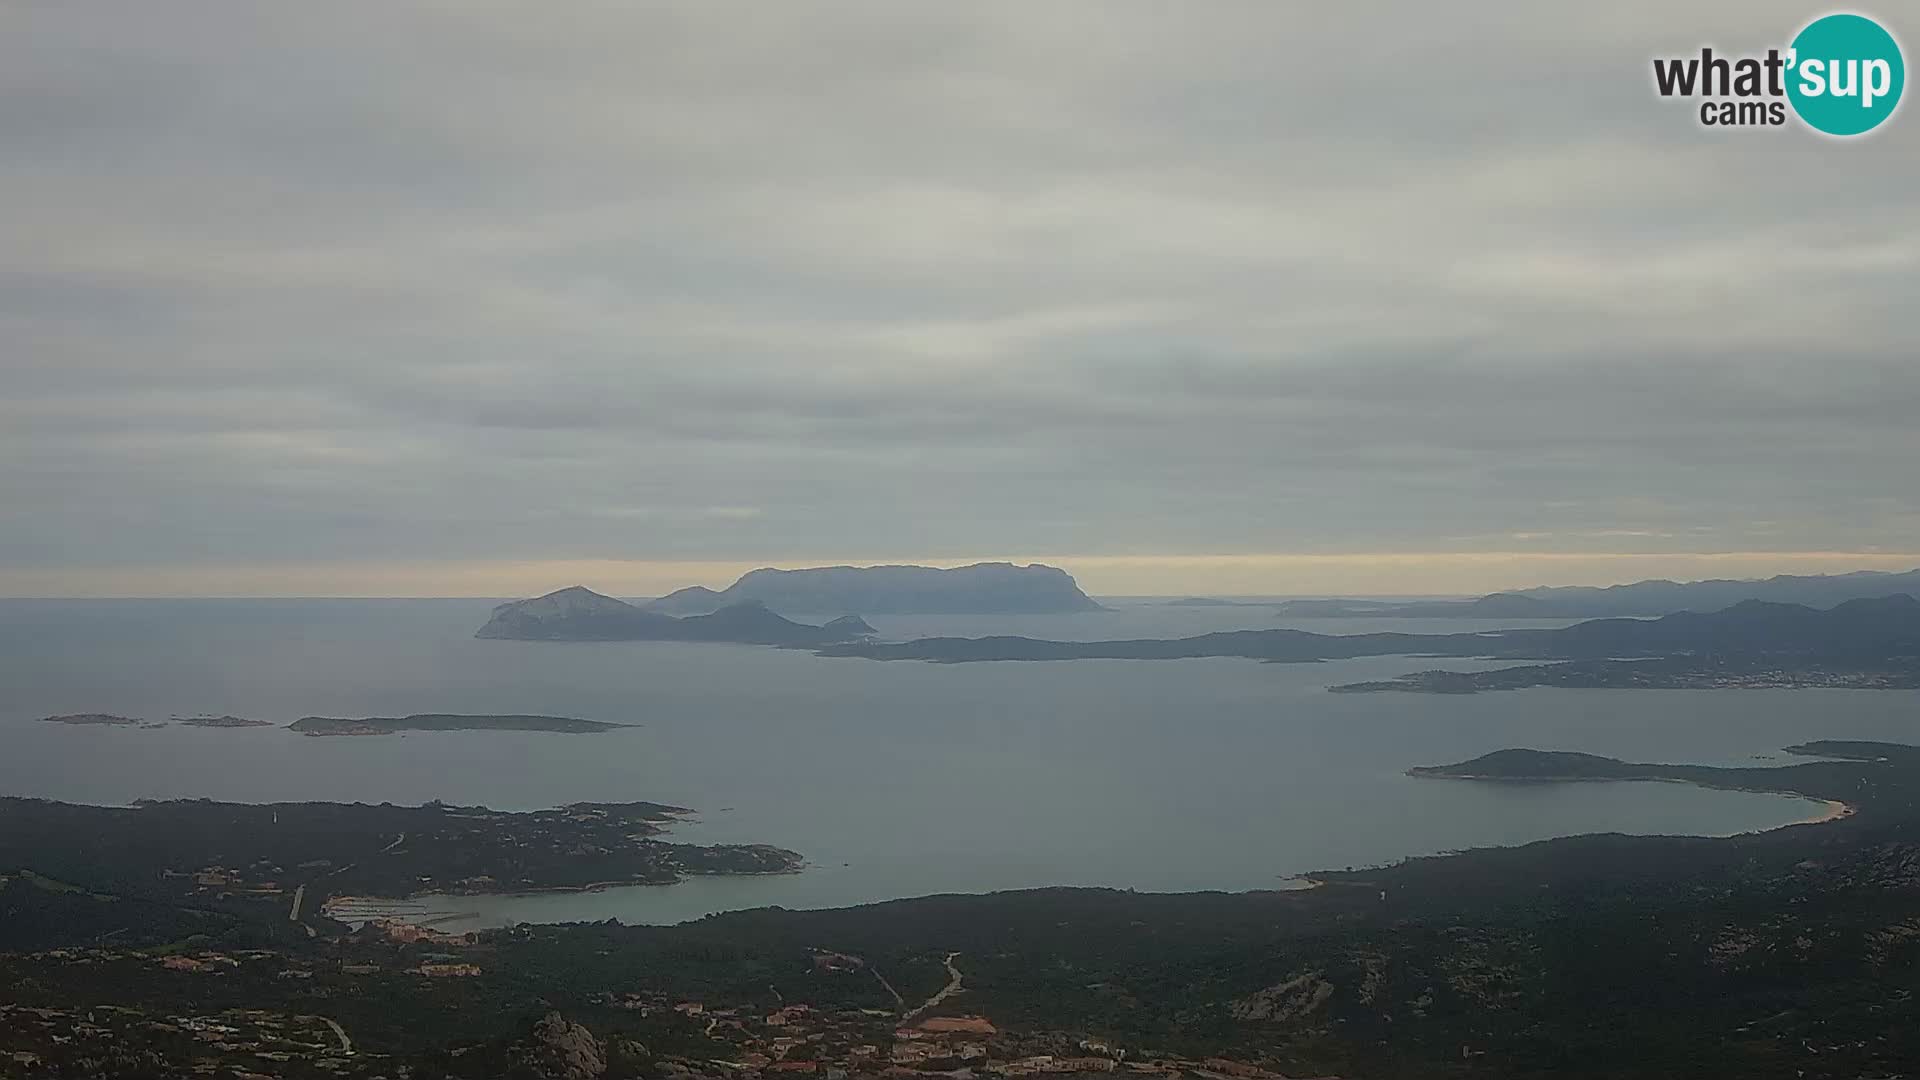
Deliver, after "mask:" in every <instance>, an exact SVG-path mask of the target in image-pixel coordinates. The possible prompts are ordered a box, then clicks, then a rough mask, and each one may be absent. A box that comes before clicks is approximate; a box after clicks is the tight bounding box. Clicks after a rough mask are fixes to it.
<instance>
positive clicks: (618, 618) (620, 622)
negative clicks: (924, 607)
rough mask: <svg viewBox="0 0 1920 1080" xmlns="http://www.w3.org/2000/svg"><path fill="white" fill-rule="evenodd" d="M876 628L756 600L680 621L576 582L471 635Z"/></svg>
mask: <svg viewBox="0 0 1920 1080" xmlns="http://www.w3.org/2000/svg"><path fill="white" fill-rule="evenodd" d="M873 632H874V631H873V627H871V626H868V625H867V623H866V621H865V620H863V619H861V618H859V617H858V616H846V617H843V618H839V619H835V620H833V621H832V622H829V623H827V624H826V625H824V626H813V625H810V624H808V623H800V622H794V621H793V620H791V619H787V618H784V617H782V616H780V615H778V614H775V613H774V612H772V611H770V610H768V609H767V607H766V606H765V605H764V604H760V603H758V602H755V601H742V602H739V603H734V604H729V605H728V606H726V607H723V608H721V609H720V610H718V611H715V612H713V613H712V614H708V615H696V616H692V617H689V618H684V619H681V618H675V617H674V616H672V615H665V614H662V613H660V612H657V611H648V610H646V609H644V608H640V607H635V606H634V605H632V604H629V603H627V602H626V601H624V600H616V599H614V598H613V597H611V596H603V595H601V594H600V593H597V592H594V591H593V590H592V589H589V588H587V587H585V586H583V585H574V586H570V587H568V588H565V589H559V590H556V591H554V592H550V593H548V594H546V595H545V596H536V597H534V598H533V599H531V600H515V601H513V602H512V603H507V604H501V605H500V606H499V607H497V608H494V609H493V617H492V618H490V619H488V620H487V623H486V625H485V626H482V627H481V628H480V629H479V630H478V631H476V632H475V633H474V635H473V636H474V637H477V638H494V639H499V640H508V641H721V642H734V643H737V644H742V645H780V646H785V647H788V648H812V647H816V646H821V645H830V644H833V643H835V642H845V641H855V640H858V639H860V638H862V637H865V636H867V635H870V634H872V633H873Z"/></svg>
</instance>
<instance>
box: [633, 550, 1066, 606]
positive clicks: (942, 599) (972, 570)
mask: <svg viewBox="0 0 1920 1080" xmlns="http://www.w3.org/2000/svg"><path fill="white" fill-rule="evenodd" d="M743 600H750V601H758V602H759V603H762V604H765V605H766V606H767V607H768V608H771V609H772V610H774V611H780V612H787V613H799V614H809V615H817V614H829V613H855V614H861V615H1042V614H1054V613H1060V612H1073V611H1099V610H1101V608H1100V605H1099V604H1097V603H1095V602H1094V600H1093V598H1092V597H1090V596H1088V595H1087V594H1086V593H1084V592H1081V591H1080V586H1079V584H1078V583H1077V582H1075V581H1074V580H1073V576H1072V575H1071V574H1068V573H1067V572H1066V571H1065V570H1062V569H1060V568H1059V567H1056V566H1046V565H1043V564H1040V563H1034V564H1032V565H1029V566H1016V565H1014V564H1013V563H1004V562H999V563H974V564H973V565H971V566H957V567H954V568H952V569H939V568H936V567H931V566H815V567H809V568H806V569H800V570H776V569H772V568H763V569H760V570H754V571H751V572H749V573H747V574H744V575H742V576H741V578H740V580H738V581H736V582H734V583H733V584H732V585H729V586H727V587H726V588H725V589H723V590H720V591H718V592H716V591H714V590H713V589H709V588H706V587H705V586H702V585H693V586H689V587H687V588H684V589H680V590H677V591H675V592H672V593H668V594H667V595H666V596H663V597H661V598H660V599H658V600H655V601H653V602H652V603H650V604H648V605H646V609H647V610H648V611H652V612H656V613H661V614H667V615H696V614H705V613H707V612H712V611H717V610H719V609H720V608H722V607H724V606H726V605H728V604H734V603H739V602H740V601H743Z"/></svg>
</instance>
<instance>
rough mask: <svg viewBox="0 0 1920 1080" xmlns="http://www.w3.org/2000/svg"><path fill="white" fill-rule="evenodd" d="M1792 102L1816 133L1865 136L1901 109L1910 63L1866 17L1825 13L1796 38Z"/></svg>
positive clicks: (1789, 79) (1790, 79)
mask: <svg viewBox="0 0 1920 1080" xmlns="http://www.w3.org/2000/svg"><path fill="white" fill-rule="evenodd" d="M1792 50H1793V51H1792V52H1791V53H1790V54H1789V55H1790V59H1789V60H1788V65H1789V66H1788V70H1787V100H1788V101H1791V102H1792V103H1793V111H1794V112H1796V113H1798V114H1800V119H1801V120H1803V121H1805V122H1806V124H1807V126H1808V127H1811V128H1813V129H1814V130H1815V131H1821V132H1825V133H1826V134H1828V135H1840V136H1847V135H1864V134H1866V133H1867V132H1869V131H1872V130H1873V129H1874V128H1877V127H1879V126H1880V125H1881V124H1883V123H1885V122H1886V120H1887V117H1889V116H1892V115H1893V110H1895V109H1896V108H1899V106H1900V92H1901V91H1902V90H1904V89H1906V86H1907V61H1906V58H1905V57H1904V56H1902V55H1901V53H1900V43H1899V42H1897V41H1895V40H1894V39H1893V35H1892V34H1890V33H1888V32H1887V30H1886V28H1885V27H1883V26H1881V25H1880V24H1879V23H1877V22H1874V21H1873V20H1872V19H1869V18H1867V17H1866V16H1865V15H1852V14H1839V15H1824V16H1821V17H1820V18H1818V19H1815V20H1813V21H1812V22H1810V23H1808V24H1807V25H1806V27H1805V28H1803V29H1802V30H1801V31H1800V33H1799V34H1797V35H1795V36H1794V39H1793V45H1792Z"/></svg>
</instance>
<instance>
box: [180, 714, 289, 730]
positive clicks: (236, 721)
mask: <svg viewBox="0 0 1920 1080" xmlns="http://www.w3.org/2000/svg"><path fill="white" fill-rule="evenodd" d="M173 722H174V723H176V724H185V725H187V726H188V727H204V728H255V727H272V726H273V724H272V723H271V722H270V721H266V720H249V719H247V718H245V717H242V716H176V717H174V718H173Z"/></svg>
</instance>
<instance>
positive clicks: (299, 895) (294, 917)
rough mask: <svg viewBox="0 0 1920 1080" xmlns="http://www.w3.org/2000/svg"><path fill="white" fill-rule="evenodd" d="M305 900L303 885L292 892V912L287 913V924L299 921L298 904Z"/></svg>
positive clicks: (304, 887) (305, 891)
mask: <svg viewBox="0 0 1920 1080" xmlns="http://www.w3.org/2000/svg"><path fill="white" fill-rule="evenodd" d="M306 898H307V887H306V886H305V885H302V886H300V887H299V888H297V889H295V890H293V910H292V911H289V912H287V921H288V922H299V921H300V902H301V901H302V900H305V899H306Z"/></svg>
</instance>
